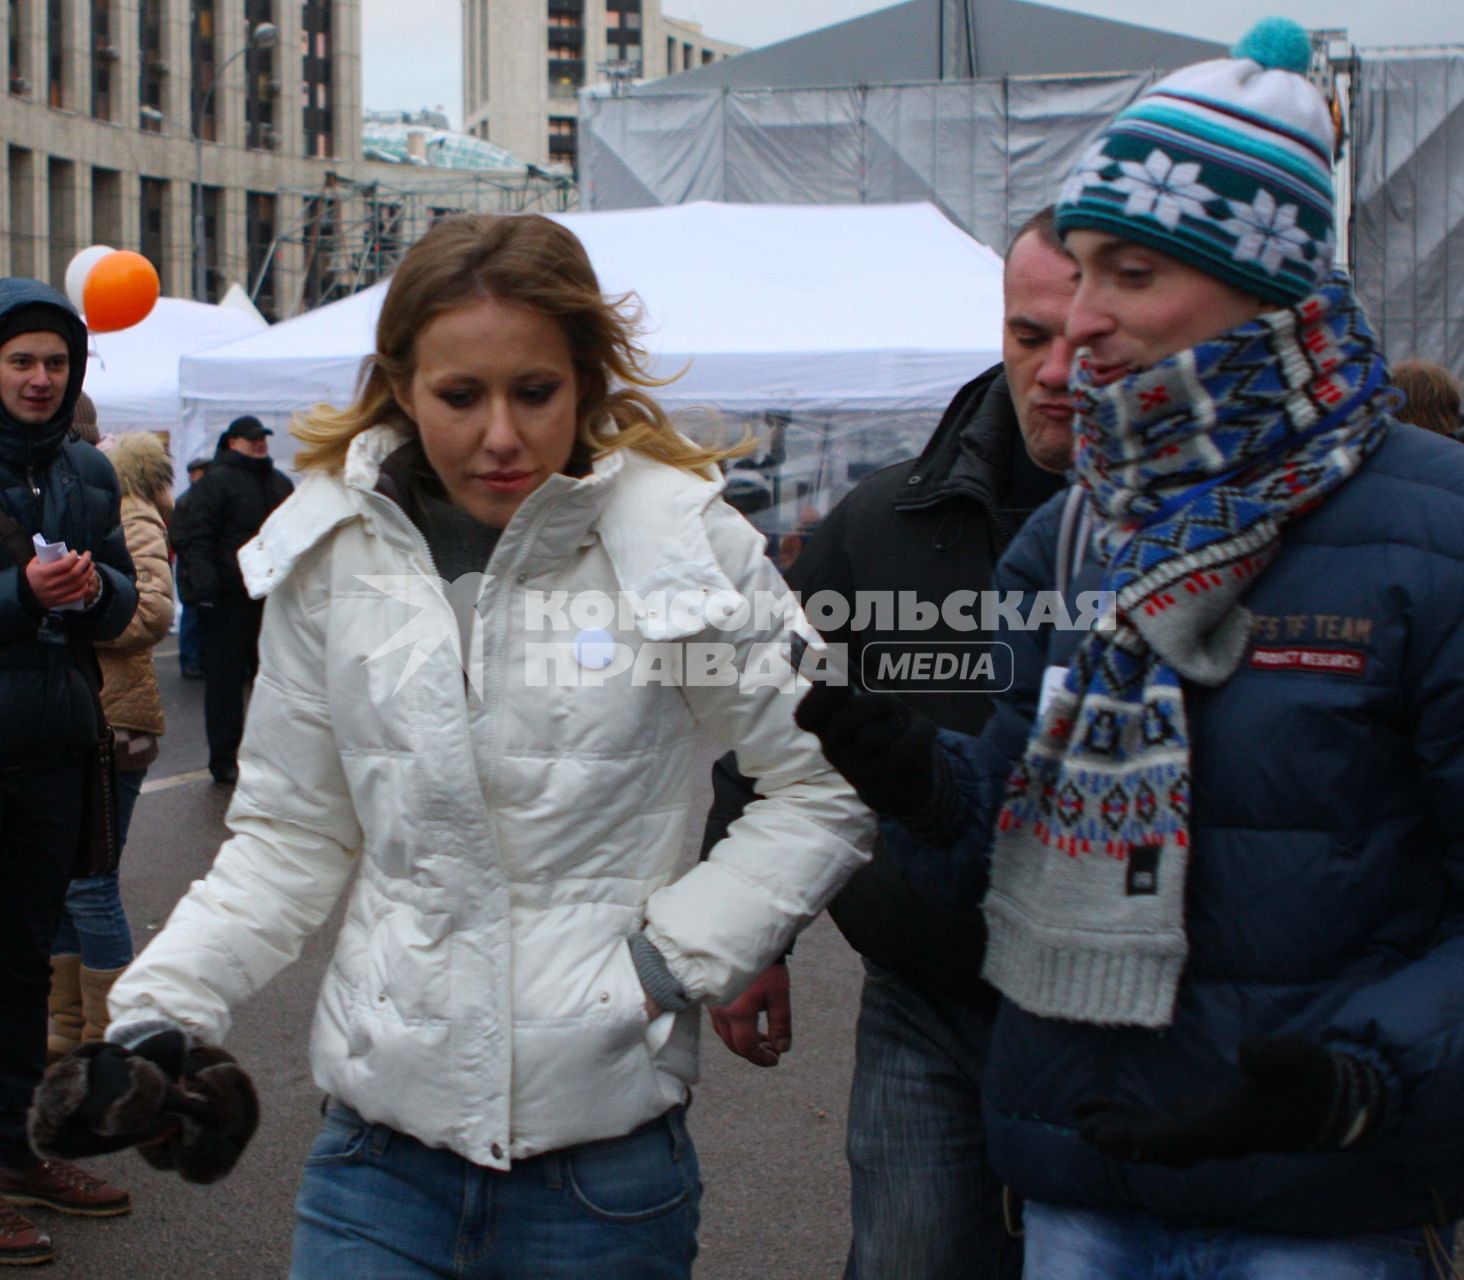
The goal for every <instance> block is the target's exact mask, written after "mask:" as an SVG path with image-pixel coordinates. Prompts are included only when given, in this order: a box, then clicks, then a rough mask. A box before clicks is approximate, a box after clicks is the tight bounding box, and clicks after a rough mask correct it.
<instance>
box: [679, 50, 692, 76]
mask: <svg viewBox="0 0 1464 1280" xmlns="http://www.w3.org/2000/svg"><path fill="white" fill-rule="evenodd" d="M681 69H682V70H683V71H690V70H691V46H690V45H689V44H683V45H682V46H681Z"/></svg>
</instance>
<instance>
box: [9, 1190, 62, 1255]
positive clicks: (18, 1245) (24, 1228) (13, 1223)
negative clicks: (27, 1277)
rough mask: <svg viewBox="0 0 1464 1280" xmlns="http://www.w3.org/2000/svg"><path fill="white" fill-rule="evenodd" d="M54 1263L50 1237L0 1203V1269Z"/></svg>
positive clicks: (21, 1215)
mask: <svg viewBox="0 0 1464 1280" xmlns="http://www.w3.org/2000/svg"><path fill="white" fill-rule="evenodd" d="M55 1259H56V1255H55V1253H53V1252H52V1250H51V1237H50V1236H48V1235H47V1234H46V1233H45V1232H44V1231H42V1230H41V1229H40V1228H39V1227H38V1226H36V1224H35V1223H34V1222H32V1221H31V1220H30V1219H29V1218H27V1217H26V1216H25V1214H23V1213H21V1211H20V1210H19V1209H12V1208H11V1207H10V1206H9V1205H8V1204H6V1203H5V1201H3V1200H0V1267H4V1266H11V1267H33V1266H35V1265H36V1264H37V1263H39V1262H54V1261H55Z"/></svg>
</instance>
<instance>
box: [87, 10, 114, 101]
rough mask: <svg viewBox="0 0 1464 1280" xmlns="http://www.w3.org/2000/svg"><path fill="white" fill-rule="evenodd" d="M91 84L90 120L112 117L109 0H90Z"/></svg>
mask: <svg viewBox="0 0 1464 1280" xmlns="http://www.w3.org/2000/svg"><path fill="white" fill-rule="evenodd" d="M91 15H92V44H91V82H92V104H91V113H92V117H93V118H94V119H97V120H110V119H111V118H112V72H113V71H114V70H115V69H116V65H117V52H118V51H117V46H116V45H115V44H114V43H113V42H112V5H111V0H92V7H91Z"/></svg>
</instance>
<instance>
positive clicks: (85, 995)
mask: <svg viewBox="0 0 1464 1280" xmlns="http://www.w3.org/2000/svg"><path fill="white" fill-rule="evenodd" d="M126 972H127V966H126V965H125V964H124V965H123V966H122V967H121V968H120V969H88V968H87V967H86V966H85V965H82V966H81V1011H82V1014H83V1016H84V1017H85V1019H86V1026H85V1027H83V1028H82V1032H81V1042H82V1044H90V1043H91V1042H92V1041H93V1040H100V1039H102V1038H103V1037H104V1036H105V1035H106V1034H107V1024H108V1023H109V1022H110V1021H111V1018H110V1017H108V1015H107V996H108V995H110V994H111V991H112V984H113V983H114V982H116V981H117V979H118V978H120V977H121V976H122V975H123V974H124V973H126Z"/></svg>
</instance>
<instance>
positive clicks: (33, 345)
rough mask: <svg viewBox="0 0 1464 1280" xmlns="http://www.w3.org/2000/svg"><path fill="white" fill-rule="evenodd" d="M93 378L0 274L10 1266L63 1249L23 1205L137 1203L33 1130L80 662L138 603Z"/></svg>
mask: <svg viewBox="0 0 1464 1280" xmlns="http://www.w3.org/2000/svg"><path fill="white" fill-rule="evenodd" d="M85 372H86V326H85V325H84V324H83V323H82V320H81V318H80V317H79V316H78V315H77V314H76V311H75V310H74V309H73V308H72V306H71V304H70V303H69V302H67V301H66V299H65V298H64V297H62V296H61V294H59V293H57V292H56V291H55V290H54V289H51V288H49V287H48V286H47V285H44V284H42V283H41V282H40V281H38V280H21V279H5V280H0V1262H14V1263H29V1262H44V1261H46V1260H48V1259H49V1258H50V1257H51V1256H52V1255H51V1243H50V1240H49V1238H48V1237H47V1236H46V1233H45V1232H43V1231H41V1230H39V1229H37V1228H36V1227H35V1226H34V1225H32V1224H31V1223H30V1222H29V1221H28V1220H27V1219H26V1218H25V1217H24V1216H23V1215H22V1214H21V1213H19V1212H18V1210H17V1208H16V1206H27V1205H42V1206H44V1207H46V1208H49V1209H54V1210H58V1211H60V1212H63V1213H79V1214H84V1215H87V1216H92V1217H95V1216H102V1215H108V1214H117V1213H125V1212H127V1210H128V1209H129V1208H130V1202H129V1200H128V1196H127V1193H126V1192H125V1191H122V1190H121V1189H119V1188H117V1187H113V1186H109V1185H108V1184H106V1183H103V1182H101V1181H99V1180H98V1179H96V1178H93V1177H91V1176H90V1175H89V1174H86V1173H84V1172H83V1171H82V1170H80V1169H78V1168H77V1167H76V1166H74V1165H70V1164H67V1163H65V1162H64V1161H59V1160H47V1161H44V1162H43V1161H41V1160H40V1159H39V1157H38V1156H37V1155H36V1154H35V1152H34V1151H33V1150H32V1148H31V1145H30V1142H29V1140H28V1138H27V1136H26V1129H25V1115H26V1109H27V1107H28V1106H29V1104H30V1097H31V1093H32V1091H33V1090H34V1089H35V1086H36V1085H37V1084H38V1083H39V1082H40V1078H41V1073H42V1071H43V1070H44V1068H45V1061H46V996H47V992H48V991H49V989H50V985H51V962H50V952H51V938H52V935H53V934H54V933H55V932H56V925H57V922H58V920H59V919H60V916H61V908H62V904H63V902H64V901H65V898H66V886H67V883H68V882H69V881H70V879H71V877H72V875H73V874H74V873H75V872H76V871H77V870H78V868H79V867H81V865H82V857H83V855H84V854H85V853H87V852H88V851H89V850H88V832H89V829H90V823H89V819H90V816H91V815H90V810H89V807H88V778H89V776H90V774H91V772H92V769H91V764H90V761H91V755H92V753H94V752H95V751H96V749H97V743H98V735H99V730H100V726H99V724H98V715H97V706H96V695H95V693H94V692H93V686H92V683H91V681H90V679H89V675H88V673H87V672H86V671H84V670H83V668H82V666H81V665H80V662H79V661H78V656H77V655H78V654H82V655H85V654H86V652H87V647H86V645H87V642H90V641H94V640H110V639H112V638H114V637H115V636H118V635H120V634H121V633H122V631H123V630H124V629H125V628H126V626H127V623H128V621H129V620H130V619H131V617H132V614H133V611H134V610H135V609H136V607H137V589H136V585H135V574H134V571H133V567H132V559H131V557H130V556H129V555H128V554H127V544H126V542H125V540H124V539H123V536H122V524H121V513H120V498H119V496H118V491H117V478H116V476H115V475H114V474H113V472H112V468H111V465H110V464H109V463H108V462H107V460H106V458H105V457H103V456H102V454H101V453H99V452H98V451H97V450H96V449H95V448H93V447H92V446H91V445H89V444H86V443H84V442H82V441H79V440H71V439H69V438H68V435H69V432H70V429H71V424H72V415H73V411H74V409H75V407H76V401H77V397H78V396H79V395H80V394H81V383H82V378H83V377H84V375H85ZM77 641H81V642H83V643H82V644H77Z"/></svg>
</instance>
